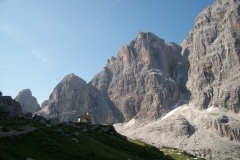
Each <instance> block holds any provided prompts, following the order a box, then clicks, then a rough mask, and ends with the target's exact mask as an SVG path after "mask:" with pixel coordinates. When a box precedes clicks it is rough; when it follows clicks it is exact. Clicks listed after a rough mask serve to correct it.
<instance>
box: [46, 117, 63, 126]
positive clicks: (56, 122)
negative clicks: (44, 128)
mask: <svg viewBox="0 0 240 160" xmlns="http://www.w3.org/2000/svg"><path fill="white" fill-rule="evenodd" d="M48 123H49V124H50V125H52V126H55V125H58V124H60V123H61V122H60V120H59V119H58V118H51V119H50V120H48Z"/></svg>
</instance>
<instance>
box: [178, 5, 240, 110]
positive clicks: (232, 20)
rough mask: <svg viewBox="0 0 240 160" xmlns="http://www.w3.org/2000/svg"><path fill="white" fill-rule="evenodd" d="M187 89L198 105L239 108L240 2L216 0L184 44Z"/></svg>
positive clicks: (203, 107)
mask: <svg viewBox="0 0 240 160" xmlns="http://www.w3.org/2000/svg"><path fill="white" fill-rule="evenodd" d="M182 47H183V51H182V54H183V57H184V60H183V61H184V62H185V63H184V64H185V66H186V67H189V71H188V81H187V88H188V89H189V90H190V92H191V102H192V103H193V104H194V105H195V106H198V108H202V109H206V108H209V107H210V106H212V105H213V106H216V107H220V108H223V109H226V110H230V111H232V112H235V113H238V112H239V110H240V72H239V71H240V1H239V0H216V1H215V2H214V4H213V5H211V6H209V7H207V8H205V9H204V10H203V12H201V13H200V14H199V15H198V16H197V18H196V20H195V23H194V27H193V29H192V30H191V31H190V33H189V34H188V36H187V38H186V40H185V41H184V42H183V43H182Z"/></svg>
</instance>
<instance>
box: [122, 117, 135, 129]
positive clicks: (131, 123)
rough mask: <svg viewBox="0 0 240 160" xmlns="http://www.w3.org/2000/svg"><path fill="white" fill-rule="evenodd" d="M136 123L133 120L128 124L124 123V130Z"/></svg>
mask: <svg viewBox="0 0 240 160" xmlns="http://www.w3.org/2000/svg"><path fill="white" fill-rule="evenodd" d="M135 123H136V120H135V119H131V120H130V121H129V122H128V123H126V124H125V125H123V126H124V127H125V128H128V127H129V126H132V125H133V124H135Z"/></svg>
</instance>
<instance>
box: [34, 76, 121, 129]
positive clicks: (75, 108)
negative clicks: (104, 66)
mask: <svg viewBox="0 0 240 160" xmlns="http://www.w3.org/2000/svg"><path fill="white" fill-rule="evenodd" d="M111 105H112V104H111V103H110V101H109V99H108V98H107V97H104V96H100V95H99V93H98V91H97V90H96V89H95V88H94V87H92V86H91V85H88V84H87V83H86V82H85V81H84V80H82V79H81V78H79V77H78V76H75V75H74V74H69V75H67V76H66V77H64V78H63V80H62V81H61V82H60V83H59V84H58V85H57V86H56V87H55V88H54V90H53V92H52V93H51V95H50V96H49V99H48V100H46V101H44V102H43V103H42V106H41V111H39V112H37V113H36V114H38V115H42V116H45V117H46V118H54V117H57V118H59V119H60V120H61V121H74V122H76V121H77V118H78V116H81V115H83V114H85V113H86V112H88V111H90V112H91V114H92V122H93V123H108V124H112V123H116V122H118V121H119V120H121V114H120V113H118V112H117V110H114V108H113V106H111Z"/></svg>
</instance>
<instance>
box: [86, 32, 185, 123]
mask: <svg viewBox="0 0 240 160" xmlns="http://www.w3.org/2000/svg"><path fill="white" fill-rule="evenodd" d="M180 53H181V47H180V46H179V45H177V44H175V43H168V44H165V42H164V40H163V39H160V38H158V37H157V36H155V35H154V34H152V33H149V32H147V33H143V32H140V33H139V34H138V36H137V38H136V39H135V40H133V41H131V42H130V43H129V44H127V45H125V46H123V47H121V48H120V50H119V51H118V53H117V57H116V58H115V57H112V58H111V59H109V60H108V63H107V65H106V67H104V68H103V69H102V71H101V72H100V73H99V74H97V75H96V76H95V77H94V78H93V79H92V80H91V82H90V84H91V85H93V86H95V87H96V88H97V89H99V90H100V93H101V94H102V95H104V96H108V97H109V98H110V100H111V101H112V102H113V103H114V104H115V106H116V108H118V109H119V110H120V112H122V114H123V119H124V121H128V120H130V119H131V118H132V117H134V116H135V118H139V119H143V118H150V119H154V118H158V117H159V116H162V115H165V114H166V113H168V112H169V111H170V110H171V109H172V108H171V107H172V106H173V105H175V104H176V103H177V102H178V100H179V98H180V92H184V91H185V90H186V88H184V86H185V84H184V83H186V80H184V76H185V73H186V72H185V71H184V68H183V67H182V55H181V54H180ZM184 89H185V90H184Z"/></svg>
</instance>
